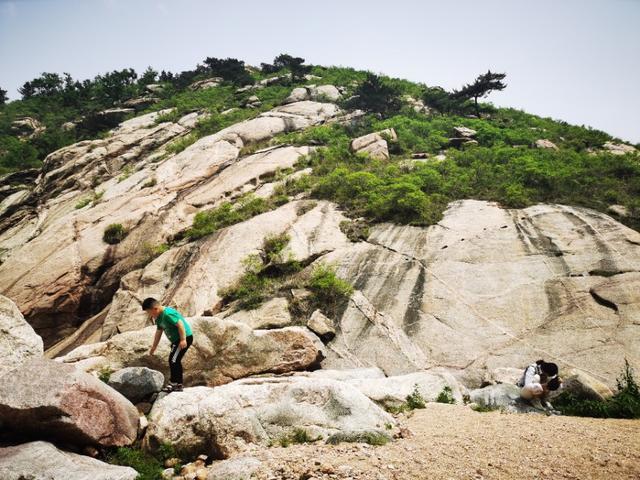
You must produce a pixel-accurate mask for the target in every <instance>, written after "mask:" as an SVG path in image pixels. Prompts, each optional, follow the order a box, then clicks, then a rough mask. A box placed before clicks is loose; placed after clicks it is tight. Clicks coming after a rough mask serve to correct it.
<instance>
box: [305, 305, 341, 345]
mask: <svg viewBox="0 0 640 480" xmlns="http://www.w3.org/2000/svg"><path fill="white" fill-rule="evenodd" d="M307 328H309V330H311V331H312V332H314V333H315V334H316V335H318V336H319V337H320V338H321V339H322V340H324V341H328V340H331V339H332V338H333V337H335V336H336V329H335V327H334V326H333V321H332V320H331V319H330V318H327V316H326V315H325V314H323V313H322V312H321V311H320V310H315V311H314V312H313V313H312V314H311V317H309V320H308V321H307Z"/></svg>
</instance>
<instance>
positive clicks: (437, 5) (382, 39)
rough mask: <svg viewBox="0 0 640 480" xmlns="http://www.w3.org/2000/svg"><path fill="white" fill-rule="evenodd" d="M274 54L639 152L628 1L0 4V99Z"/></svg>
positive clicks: (637, 62)
mask: <svg viewBox="0 0 640 480" xmlns="http://www.w3.org/2000/svg"><path fill="white" fill-rule="evenodd" d="M282 52H288V53H291V54H295V55H299V56H303V57H305V58H306V59H307V61H308V62H310V63H316V64H322V65H345V66H352V67H356V68H361V69H369V70H373V71H376V72H384V73H385V74H388V75H391V76H396V77H404V78H407V79H410V80H414V81H421V82H425V83H427V84H429V85H441V86H443V87H445V88H448V89H450V88H456V87H460V86H461V85H462V84H463V83H466V82H469V81H471V80H472V79H473V78H475V76H476V75H477V74H479V73H481V72H484V71H486V70H487V69H491V70H495V71H504V72H506V73H507V82H508V87H507V89H506V90H505V91H503V92H500V93H494V94H492V95H491V96H490V97H489V98H490V100H491V101H493V102H494V103H495V104H497V105H505V106H512V107H517V108H523V109H525V110H527V111H529V112H532V113H537V114H540V115H544V116H551V117H554V118H559V119H563V120H566V121H568V122H571V123H575V124H585V125H591V126H593V127H595V128H599V129H602V130H605V131H607V132H609V133H611V134H613V135H616V136H618V137H621V138H623V139H625V140H630V141H633V142H640V120H639V118H640V93H639V92H638V88H640V0H529V1H524V0H523V1H519V0H456V1H455V2H453V1H445V0H442V1H427V0H422V1H419V0H395V1H391V2H390V1H388V0H385V1H378V0H339V1H338V0H318V1H315V2H309V1H303V0H298V1H293V0H243V1H238V0H229V1H220V0H209V1H204V0H180V1H178V0H173V1H171V0H73V1H72V0H69V1H65V0H58V1H54V0H22V1H17V0H14V1H6V0H0V86H1V87H2V88H4V89H6V90H9V93H10V96H11V98H17V97H18V94H17V88H18V87H19V86H20V85H22V84H23V83H24V82H25V81H27V80H30V79H32V78H34V77H35V76H37V75H39V74H40V73H41V72H43V71H51V72H63V71H65V72H69V73H71V75H72V76H73V77H76V78H81V79H84V78H88V77H93V76H94V75H96V74H97V73H102V72H105V71H108V70H113V69H120V68H123V67H128V66H131V67H134V68H135V69H136V70H137V71H138V72H141V71H143V70H144V68H145V67H146V66H148V65H151V66H153V67H154V68H155V69H158V70H159V69H163V68H164V69H169V70H172V71H179V70H184V69H189V68H192V67H194V66H195V64H196V63H198V62H200V61H201V60H202V59H204V58H205V57H207V56H215V57H227V56H231V57H237V58H240V59H243V60H245V61H246V62H247V63H250V64H259V63H260V62H261V61H265V62H266V61H270V60H271V59H273V57H274V56H275V55H277V54H278V53H282Z"/></svg>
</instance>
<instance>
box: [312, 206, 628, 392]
mask: <svg viewBox="0 0 640 480" xmlns="http://www.w3.org/2000/svg"><path fill="white" fill-rule="evenodd" d="M322 261H324V262H335V263H336V264H337V266H338V274H339V275H341V276H342V277H344V278H346V279H348V280H350V281H351V282H352V283H353V284H354V285H355V287H356V292H355V293H354V295H353V296H352V298H351V300H350V302H349V305H348V306H347V308H346V310H345V311H344V313H343V314H342V316H341V318H339V319H338V321H337V331H338V332H339V333H338V334H337V335H336V338H335V339H334V340H333V341H332V342H330V343H329V344H328V345H327V350H328V358H327V360H325V362H324V363H323V367H324V368H352V367H360V366H372V365H376V366H378V367H380V368H382V369H383V370H384V371H385V373H386V374H387V375H397V374H402V373H407V372H411V371H417V370H428V369H430V368H432V367H437V366H445V367H447V368H449V369H450V370H451V371H452V372H454V373H456V375H459V376H461V377H463V379H464V383H465V384H468V385H480V384H481V383H482V381H483V376H484V374H483V372H484V371H492V370H494V369H495V368H498V367H515V366H522V368H524V366H526V365H527V364H528V363H530V362H531V359H536V358H545V359H547V360H553V361H556V362H557V363H558V364H559V365H560V366H561V368H568V367H578V368H580V369H583V370H585V372H586V373H589V374H591V375H593V376H595V377H596V378H598V379H599V380H601V381H603V382H605V383H606V384H607V385H609V386H613V385H615V378H616V377H617V376H618V374H619V372H620V370H621V368H622V366H623V364H624V358H625V357H627V358H629V360H630V361H631V362H632V364H633V365H634V366H635V367H636V368H638V367H640V364H639V363H638V362H639V360H638V355H637V353H636V352H637V351H640V328H639V327H638V318H639V314H638V308H639V307H640V295H639V294H638V292H639V291H640V290H639V289H638V282H640V273H638V270H640V234H638V233H637V232H635V231H633V230H631V229H629V228H627V227H624V226H623V225H621V224H619V223H617V222H615V221H614V220H613V219H611V218H610V217H608V216H607V215H604V214H601V213H598V212H594V211H592V210H588V209H582V208H577V207H576V208H572V207H566V206H561V205H537V206H533V207H530V208H527V209H523V210H506V209H502V208H499V206H498V205H496V204H493V203H487V202H479V201H472V200H468V201H461V202H455V203H453V204H451V205H450V207H449V209H448V210H447V212H446V213H445V216H444V219H443V220H442V221H441V222H440V223H439V224H438V225H435V226H433V227H429V228H427V229H423V228H417V227H412V226H393V225H378V226H374V227H373V228H372V229H371V233H370V236H369V239H368V242H359V243H356V244H352V245H350V246H348V247H346V248H343V249H337V250H335V251H333V252H331V253H329V254H327V255H326V256H325V257H323V258H322ZM568 332H570V334H569V333H568Z"/></svg>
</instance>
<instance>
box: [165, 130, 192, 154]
mask: <svg viewBox="0 0 640 480" xmlns="http://www.w3.org/2000/svg"><path fill="white" fill-rule="evenodd" d="M196 140H198V136H197V135H195V134H193V133H191V134H189V135H186V136H184V137H181V138H179V139H177V140H174V141H173V142H171V143H170V144H169V145H167V146H166V147H165V151H166V152H168V153H170V154H177V153H180V152H182V151H183V150H184V149H186V148H187V147H188V146H190V145H193V144H194V143H195V142H196Z"/></svg>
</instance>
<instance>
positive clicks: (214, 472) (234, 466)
mask: <svg viewBox="0 0 640 480" xmlns="http://www.w3.org/2000/svg"><path fill="white" fill-rule="evenodd" d="M261 465H262V462H261V461H260V460H258V459H257V458H255V457H249V456H244V457H236V458H230V459H229V460H223V461H221V462H216V463H214V464H213V465H211V469H210V470H209V475H208V476H207V480H250V479H251V478H252V475H253V473H254V472H255V471H256V470H258V469H259V468H260V466H261Z"/></svg>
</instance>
